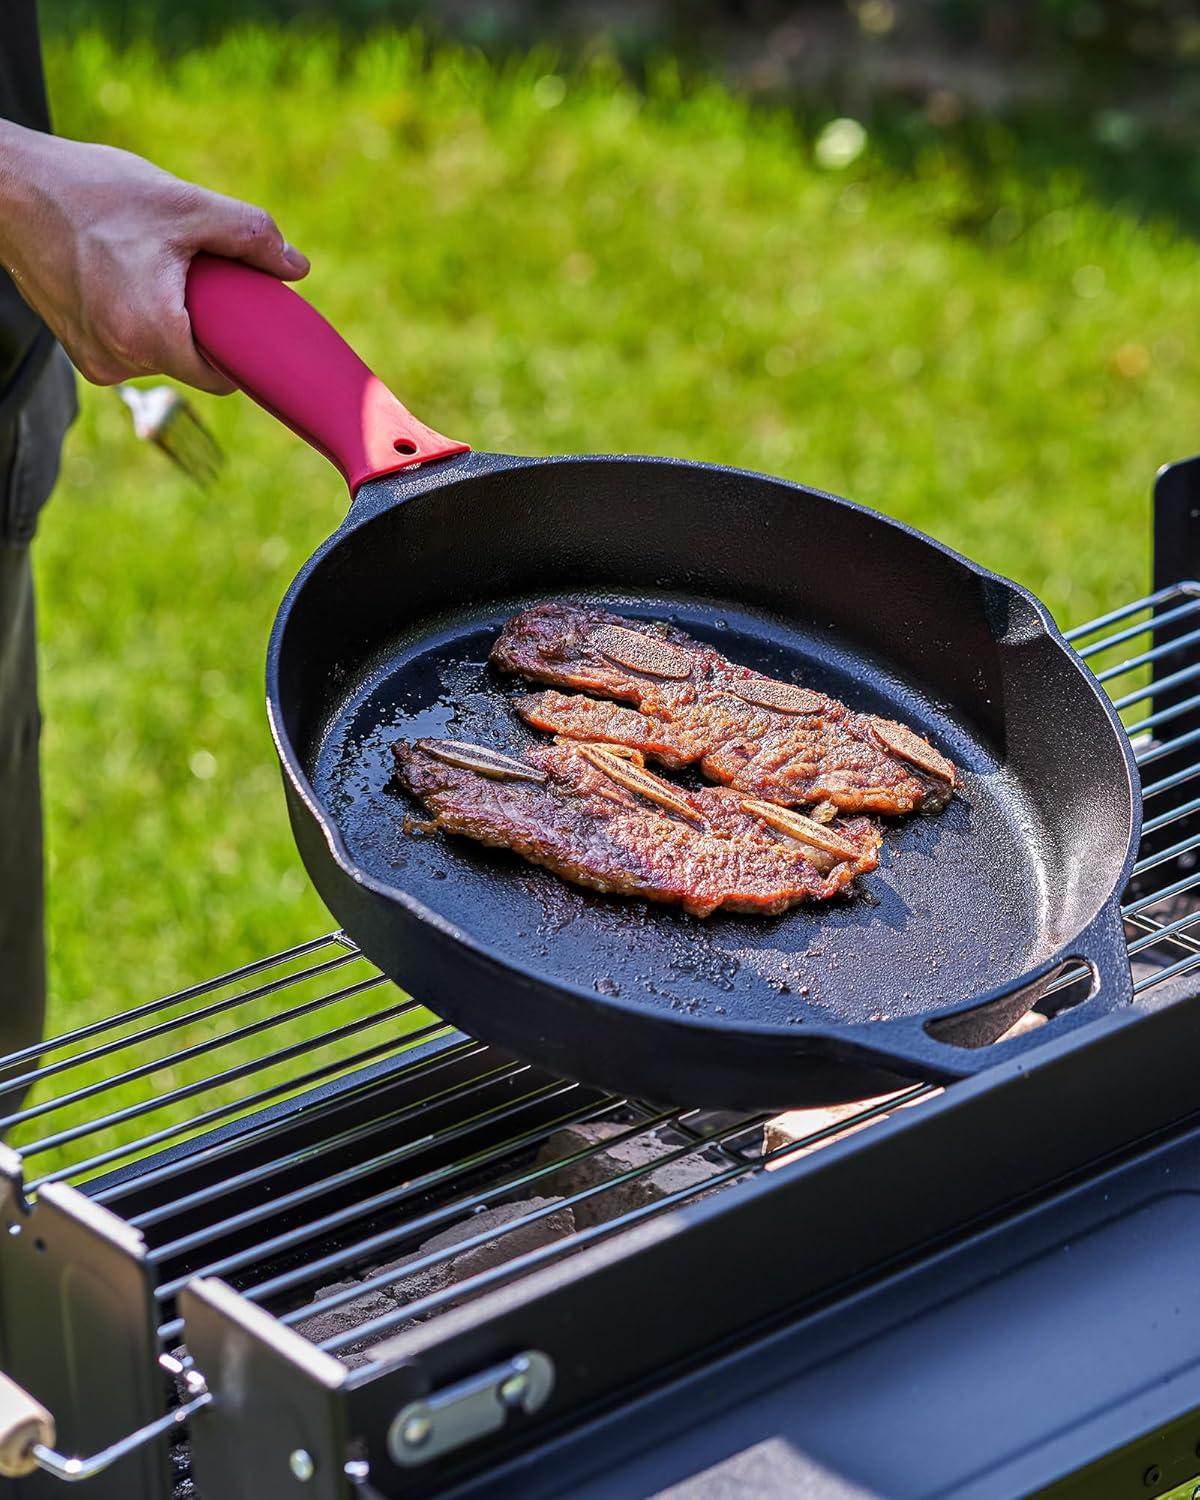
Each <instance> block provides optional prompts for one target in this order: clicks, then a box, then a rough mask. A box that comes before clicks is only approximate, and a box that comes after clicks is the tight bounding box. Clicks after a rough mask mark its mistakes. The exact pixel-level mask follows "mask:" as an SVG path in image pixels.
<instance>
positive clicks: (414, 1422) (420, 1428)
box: [400, 1412, 433, 1448]
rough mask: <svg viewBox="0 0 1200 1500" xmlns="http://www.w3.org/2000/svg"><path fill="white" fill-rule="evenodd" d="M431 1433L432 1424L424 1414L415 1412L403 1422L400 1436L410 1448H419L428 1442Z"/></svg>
mask: <svg viewBox="0 0 1200 1500" xmlns="http://www.w3.org/2000/svg"><path fill="white" fill-rule="evenodd" d="M432 1431H433V1423H432V1422H431V1421H430V1419H429V1418H428V1417H427V1416H426V1415H425V1413H424V1412H416V1413H414V1414H413V1415H412V1416H411V1417H409V1419H408V1421H407V1422H405V1424H404V1427H403V1429H402V1430H401V1433H400V1436H401V1437H402V1438H403V1439H404V1441H405V1442H406V1443H407V1444H408V1446H409V1447H410V1448H419V1447H420V1446H421V1444H422V1443H424V1442H427V1441H428V1439H429V1434H430V1433H431V1432H432Z"/></svg>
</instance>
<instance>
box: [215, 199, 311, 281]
mask: <svg viewBox="0 0 1200 1500" xmlns="http://www.w3.org/2000/svg"><path fill="white" fill-rule="evenodd" d="M190 238H191V248H192V249H193V250H211V251H212V253H213V254H214V255H226V256H228V257H229V258H230V260H244V261H245V262H246V264H247V265H251V266H257V267H258V269H259V270H260V271H269V272H270V274H271V275H272V276H278V277H280V278H281V279H282V280H284V281H298V280H299V279H300V277H301V276H307V275H308V257H307V256H306V255H302V254H301V253H300V251H299V250H297V249H295V248H294V247H293V246H291V245H289V244H288V243H287V241H286V240H285V239H284V237H283V235H282V234H281V233H280V230H279V226H278V225H277V224H276V222H275V220H274V219H273V218H272V217H271V215H270V214H269V213H268V212H267V211H266V209H265V208H256V207H255V206H254V204H252V203H241V202H239V201H238V199H236V198H226V197H224V196H223V195H222V194H221V193H205V194H204V197H203V199H202V201H201V202H200V204H198V205H197V208H196V211H195V214H194V217H193V228H192V234H191V236H190Z"/></svg>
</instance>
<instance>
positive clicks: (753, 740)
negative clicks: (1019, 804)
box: [491, 603, 957, 814]
mask: <svg viewBox="0 0 1200 1500" xmlns="http://www.w3.org/2000/svg"><path fill="white" fill-rule="evenodd" d="M491 659H492V661H493V663H494V664H495V665H496V666H497V667H499V668H500V669H501V670H503V671H505V672H513V673H517V674H519V675H521V676H523V677H527V678H529V679H531V680H532V681H534V682H544V683H549V684H551V685H552V687H554V688H573V689H576V690H577V691H575V692H573V693H563V692H557V691H553V692H541V693H530V694H527V695H525V696H523V697H520V698H518V699H517V700H516V707H517V711H518V712H519V713H520V715H521V717H522V718H523V719H524V720H525V721H526V723H528V724H531V725H532V726H533V727H534V728H537V729H544V730H549V731H550V732H551V733H554V734H558V735H565V736H567V737H569V738H571V739H582V740H589V741H602V742H606V743H609V744H614V745H623V746H627V747H629V748H631V749H636V750H638V751H640V752H641V753H643V754H644V755H647V756H649V757H650V758H651V759H653V760H656V761H658V762H659V763H660V764H661V765H664V766H668V767H671V768H678V767H680V766H685V765H691V764H699V766H700V769H701V770H702V771H703V773H704V774H705V775H706V776H708V777H709V778H710V779H711V780H713V781H719V782H723V783H725V784H726V785H727V786H732V787H735V788H737V789H738V790H739V791H744V792H747V793H750V794H751V795H752V796H755V797H760V798H763V799H765V800H766V801H770V802H777V803H779V804H780V805H781V806H784V807H798V806H803V805H805V804H809V803H826V802H827V803H832V804H833V806H834V807H836V808H838V809H839V810H841V811H844V812H877V813H890V814H898V813H909V812H914V811H916V810H917V809H921V810H923V811H926V812H936V811H939V810H940V809H941V808H942V807H944V806H945V804H946V802H947V801H948V800H949V797H950V794H951V792H952V791H953V789H954V786H955V783H956V780H957V772H956V770H955V767H954V766H953V765H952V764H951V762H950V761H948V760H947V759H946V758H945V756H943V755H941V754H939V752H938V751H937V750H935V749H934V748H933V746H932V745H931V744H930V743H929V742H928V740H925V739H923V738H922V737H921V736H920V735H918V734H916V733H915V732H914V731H913V730H911V729H909V728H908V727H907V726H906V725H904V724H898V723H896V722H894V721H893V720H890V719H881V718H877V717H875V716H874V715H872V714H860V713H855V712H854V711H853V710H852V709H849V708H847V707H846V705H845V704H844V703H839V702H838V700H837V699H836V698H830V697H828V696H826V695H825V694H824V693H817V692H813V691H812V690H810V689H808V688H804V687H800V686H798V685H796V684H795V683H790V682H781V681H778V680H777V679H775V678H772V677H766V676H764V675H763V674H762V673H759V672H753V671H751V670H750V668H748V667H741V666H737V665H736V664H734V663H732V662H729V661H727V660H726V659H725V658H724V657H723V656H722V655H721V654H720V652H719V651H716V650H714V649H713V647H711V646H706V645H704V644H702V643H701V642H699V641H694V640H692V639H691V638H690V637H689V636H687V635H685V634H684V633H683V632H682V631H680V630H676V629H674V628H673V627H672V626H669V625H660V624H649V623H647V622H645V621H642V620H630V619H625V618H623V617H622V616H620V615H615V614H610V613H609V612H608V611H607V610H602V609H592V608H586V607H584V606H581V605H576V604H567V603H549V604H538V605H534V606H533V607H532V608H530V609H527V610H523V611H522V612H521V613H520V614H519V615H515V616H514V617H513V618H512V619H511V620H509V621H508V623H507V624H506V625H505V627H504V629H503V630H502V631H501V633H500V636H499V638H498V639H497V641H496V644H495V646H494V647H493V649H492V655H491ZM578 690H582V692H580V691H578ZM585 693H586V694H594V695H596V696H592V697H589V696H584V694H585Z"/></svg>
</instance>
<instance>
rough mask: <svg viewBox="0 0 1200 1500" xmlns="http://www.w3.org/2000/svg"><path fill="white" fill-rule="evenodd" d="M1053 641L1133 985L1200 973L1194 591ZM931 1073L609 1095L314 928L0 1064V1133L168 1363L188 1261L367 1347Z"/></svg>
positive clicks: (861, 1114) (879, 1112)
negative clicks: (1124, 761) (136, 1290)
mask: <svg viewBox="0 0 1200 1500" xmlns="http://www.w3.org/2000/svg"><path fill="white" fill-rule="evenodd" d="M1069 639H1070V640H1071V641H1072V643H1073V644H1074V645H1075V647H1076V649H1077V650H1078V651H1079V653H1080V655H1081V656H1082V657H1083V658H1084V660H1085V661H1087V662H1088V664H1089V665H1090V666H1091V667H1092V669H1093V670H1094V671H1095V672H1096V675H1097V677H1098V678H1099V680H1100V681H1101V682H1102V683H1104V685H1105V687H1106V688H1107V689H1108V691H1109V692H1110V694H1111V695H1112V697H1113V699H1114V702H1115V703H1116V705H1117V707H1118V708H1119V709H1120V711H1121V713H1122V716H1123V719H1124V721H1125V722H1126V725H1127V729H1128V732H1129V734H1130V736H1131V739H1132V741H1133V744H1134V749H1135V754H1136V757H1137V761H1138V764H1139V768H1140V770H1141V774H1142V779H1143V793H1144V797H1145V805H1146V820H1145V835H1144V839H1143V845H1142V850H1141V854H1140V858H1139V861H1138V864H1137V866H1136V869H1135V876H1134V881H1133V883H1132V884H1131V886H1130V888H1129V891H1128V892H1127V897H1126V904H1125V906H1124V908H1123V909H1124V914H1125V919H1126V923H1127V931H1128V935H1129V949H1130V954H1131V957H1132V959H1133V961H1134V965H1135V980H1136V985H1135V991H1136V995H1137V997H1138V999H1139V1000H1142V1001H1145V1000H1146V999H1147V997H1148V995H1149V994H1150V993H1151V992H1153V991H1155V989H1156V987H1158V986H1160V985H1162V984H1163V982H1164V981H1166V980H1170V979H1174V978H1176V977H1178V976H1180V975H1182V974H1185V973H1186V972H1187V971H1188V970H1190V969H1192V968H1193V967H1196V966H1200V900H1198V899H1197V891H1198V889H1200V818H1198V817H1197V814H1200V585H1198V584H1192V583H1185V584H1180V585H1178V586H1176V587H1173V588H1170V589H1164V590H1161V591H1160V592H1158V593H1156V594H1153V595H1151V596H1149V597H1147V598H1144V599H1140V600H1137V601H1136V602H1134V603H1131V604H1128V605H1126V606H1125V607H1124V608H1122V609H1119V610H1115V611H1113V612H1112V613H1111V614H1108V615H1106V616H1104V617H1103V618H1102V619H1099V620H1096V621H1093V622H1091V623H1090V624H1088V625H1085V626H1082V627H1080V628H1079V629H1078V630H1075V631H1072V632H1070V635H1069ZM1068 981H1069V976H1067V977H1065V978H1063V979H1062V980H1060V984H1066V983H1067V982H1068ZM400 1085H402V1087H400ZM934 1092H936V1090H935V1088H934V1087H932V1086H930V1085H925V1084H917V1085H914V1086H913V1087H911V1088H909V1089H906V1090H904V1091H903V1092H902V1093H899V1094H895V1095H892V1096H889V1097H888V1098H886V1099H880V1100H874V1101H870V1102H868V1103H866V1104H863V1105H858V1106H851V1107H846V1108H842V1109H840V1110H834V1111H828V1112H819V1111H812V1112H808V1113H807V1114H806V1115H798V1116H796V1117H794V1118H792V1119H791V1124H790V1127H789V1128H788V1129H786V1130H783V1131H781V1130H780V1129H779V1128H778V1122H775V1124H774V1125H773V1126H772V1128H770V1129H768V1128H766V1127H767V1126H768V1123H769V1122H768V1121H767V1120H766V1119H765V1118H764V1117H763V1116H749V1115H741V1114H732V1113H729V1112H717V1111H712V1110H706V1109H704V1108H701V1107H697V1108H694V1109H682V1110H681V1109H664V1108H660V1107H657V1106H655V1105H654V1104H652V1103H649V1102H647V1101H644V1100H634V1099H622V1098H616V1097H612V1096H608V1095H604V1094H601V1093H598V1092H597V1091H595V1090H593V1089H589V1088H587V1087H585V1086H583V1085H581V1084H579V1083H577V1082H574V1081H572V1080H570V1079H562V1078H556V1077H554V1076H552V1075H550V1074H547V1073H546V1072H544V1071H542V1070H539V1069H537V1068H534V1067H531V1066H529V1065H527V1064H524V1063H521V1062H519V1061H517V1060H516V1059H514V1058H511V1057H509V1056H507V1055H505V1054H503V1053H500V1052H498V1051H496V1050H495V1049H493V1048H490V1047H487V1046H485V1045H484V1044H483V1043H480V1042H477V1041H474V1040H472V1039H471V1038H469V1037H465V1036H463V1035H462V1034H461V1033H459V1032H456V1031H455V1030H454V1029H453V1028H452V1027H450V1026H448V1025H446V1024H445V1023H444V1022H442V1021H441V1020H440V1019H439V1018H438V1017H436V1016H434V1015H432V1014H431V1013H430V1012H429V1011H428V1010H426V1009H425V1008H424V1007H422V1006H421V1005H420V1004H419V1002H417V1001H415V1000H412V999H410V998H409V997H407V996H406V995H404V994H403V993H402V992H401V991H399V990H398V989H396V988H395V987H394V986H392V985H391V984H390V983H389V982H388V981H386V980H385V979H384V978H383V976H382V975H381V974H380V973H379V972H378V971H377V970H376V969H374V968H373V966H372V965H371V964H370V963H368V962H367V960H365V959H364V958H363V957H362V956H361V954H359V952H358V951H357V949H356V948H355V947H354V945H353V944H352V943H351V942H350V941H349V940H348V939H347V938H346V937H345V935H344V934H342V933H331V934H329V935H328V936H325V937H320V938H316V939H314V940H313V941H311V942H308V943H304V944H301V945H300V946H298V947H295V948H291V949H288V950H287V951H286V952H283V953H279V954H275V955H273V956H272V957H269V958H264V959H261V960H259V961H258V962H256V963H252V964H247V965H245V966H244V967H242V968H240V969H238V970H236V971H234V972H232V973H229V974H225V975H222V976H220V977H219V978H216V979H212V980H209V981H207V982H205V983H203V984H198V985H194V986H192V987H190V988H188V989H185V990H180V991H178V992H176V993H174V994H171V995H168V996H165V997H163V998H162V999H159V1000H154V1001H150V1002H148V1003H145V1004H138V1005H135V1006H133V1007H131V1008H130V1009H128V1010H125V1011H123V1012H121V1013H120V1014H117V1015H114V1016H111V1017H108V1018H106V1019H103V1020H97V1021H93V1022H91V1023H89V1024H87V1025H84V1026H80V1027H78V1028H76V1029H75V1030H73V1031H70V1032H67V1033H64V1034H63V1035H61V1036H58V1037H55V1038H53V1039H52V1040H50V1041H48V1042H46V1043H43V1044H40V1045H37V1046H34V1047H30V1048H26V1049H25V1050H24V1051H22V1052H18V1053H14V1054H11V1055H10V1056H8V1057H7V1058H5V1059H3V1060H0V1105H3V1101H4V1099H5V1098H6V1097H7V1099H8V1101H9V1107H8V1109H7V1113H5V1114H3V1116H2V1117H0V1133H3V1134H4V1136H5V1137H6V1139H7V1140H8V1141H9V1143H10V1144H11V1145H13V1146H14V1147H16V1148H17V1149H18V1150H19V1152H20V1153H21V1156H22V1157H23V1160H24V1164H25V1172H26V1186H27V1191H28V1193H29V1194H30V1195H31V1196H36V1194H37V1192H38V1191H39V1189H40V1188H42V1187H43V1186H44V1185H45V1184H46V1183H49V1182H69V1183H71V1184H73V1185H74V1186H76V1187H78V1188H81V1189H82V1190H83V1191H85V1192H87V1193H88V1194H89V1195H91V1196H92V1197H94V1198H95V1199H96V1200H98V1201H99V1202H101V1203H103V1204H104V1205H105V1206H106V1207H108V1208H110V1209H111V1210H112V1211H114V1212H115V1213H117V1214H118V1215H120V1216H121V1217H122V1218H123V1219H125V1220H127V1222H129V1223H130V1224H132V1225H133V1226H134V1227H135V1228H137V1229H138V1230H140V1231H141V1232H142V1234H143V1236H144V1238H145V1241H146V1244H147V1246H148V1253H149V1257H150V1261H151V1264H152V1265H153V1267H154V1273H155V1276H156V1280H157V1297H158V1300H159V1304H160V1309H161V1326H160V1329H159V1332H160V1336H161V1339H162V1347H163V1350H164V1360H165V1362H166V1367H167V1368H172V1369H179V1370H186V1368H187V1356H186V1352H183V1353H180V1351H178V1350H177V1349H176V1346H177V1345H178V1344H179V1341H180V1339H181V1337H182V1333H183V1328H182V1323H181V1320H180V1319H179V1317H178V1316H177V1315H176V1312H175V1297H176V1295H177V1293H178V1292H179V1290H180V1288H181V1287H182V1286H183V1285H184V1284H185V1283H186V1282H187V1281H188V1279H189V1278H191V1277H193V1276H197V1275H208V1276H220V1277H222V1278H223V1279H225V1280H226V1281H228V1282H229V1283H230V1284H231V1285H233V1286H235V1287H237V1288H238V1289H239V1290H240V1291H241V1292H242V1294H243V1295H244V1296H246V1297H248V1298H249V1299H251V1300H252V1301H254V1302H256V1303H259V1304H261V1305H262V1306H264V1307H265V1308H267V1309H268V1310H269V1311H271V1312H272V1313H274V1314H275V1315H276V1316H278V1317H279V1318H280V1319H281V1320H282V1321H283V1322H284V1323H286V1324H288V1325H290V1326H293V1327H295V1328H298V1329H299V1330H300V1331H301V1332H303V1333H305V1334H306V1335H307V1336H309V1337H310V1338H312V1339H313V1341H314V1342H316V1343H319V1345H320V1346H321V1347H322V1348H323V1349H325V1350H327V1351H328V1352H330V1353H332V1354H335V1355H339V1356H341V1357H342V1358H344V1359H346V1360H347V1361H348V1362H351V1363H356V1362H358V1363H361V1362H363V1361H365V1360H367V1359H369V1354H368V1353H367V1352H365V1351H369V1349H370V1347H371V1346H372V1344H374V1343H376V1342H378V1341H379V1340H381V1339H384V1338H386V1337H387V1336H388V1335H389V1334H391V1333H393V1332H394V1331H396V1330H397V1329H399V1328H401V1327H403V1326H406V1325H408V1324H410V1323H411V1322H412V1321H414V1320H417V1319H427V1318H430V1317H433V1316H435V1315H436V1314H437V1313H439V1312H440V1311H441V1310H442V1309H444V1308H445V1307H447V1306H449V1305H450V1304H452V1303H457V1302H459V1301H461V1300H463V1299H465V1298H467V1297H471V1296H475V1295H478V1294H479V1293H481V1292H483V1291H485V1290H488V1289H490V1288H492V1287H494V1286H496V1285H498V1284H501V1283H503V1282H505V1281H509V1280H512V1279H513V1278H515V1277H518V1276H521V1275H523V1274H525V1273H527V1272H528V1271H529V1270H530V1269H532V1268H533V1267H534V1266H537V1265H540V1264H544V1263H545V1262H547V1261H549V1260H554V1259H557V1258H559V1257H561V1256H564V1255H569V1254H571V1253H573V1252H574V1251H576V1250H578V1249H579V1248H581V1247H582V1246H584V1245H586V1244H589V1243H591V1242H592V1241H594V1240H595V1239H597V1238H598V1237H600V1236H603V1235H609V1234H613V1233H616V1232H618V1231H620V1230H622V1229H624V1228H626V1227H628V1226H629V1225H630V1224H633V1223H636V1222H639V1221H641V1220H643V1219H645V1218H647V1217H649V1216H652V1215H654V1214H659V1213H662V1212H665V1211H666V1210H668V1209H670V1208H672V1207H674V1206H676V1205H678V1204H680V1203H685V1202H688V1201H692V1200H694V1199H695V1198H696V1197H697V1196H699V1195H700V1194H702V1193H710V1192H713V1191H716V1190H721V1189H729V1188H730V1187H732V1186H733V1185H734V1184H736V1183H737V1182H739V1181H742V1180H745V1179H747V1178H748V1177H751V1176H753V1175H754V1174H756V1173H758V1172H762V1171H764V1170H767V1169H770V1168H772V1167H776V1166H780V1165H781V1164H785V1163H786V1161H787V1160H788V1159H789V1158H791V1157H793V1156H794V1155H796V1154H797V1153H798V1152H807V1151H810V1150H813V1149H816V1148H819V1147H820V1146H822V1145H823V1144H825V1143H827V1142H828V1141H831V1140H833V1139H835V1138H837V1137H838V1136H841V1135H843V1134H845V1133H847V1132H849V1131H852V1130H858V1129H862V1128H863V1127H864V1126H866V1125H867V1124H869V1123H871V1122H872V1121H874V1120H878V1119H881V1118H883V1117H884V1116H885V1115H887V1114H889V1113H891V1112H892V1111H894V1110H895V1109H897V1108H899V1107H901V1106H911V1105H916V1104H919V1103H920V1102H921V1101H922V1100H924V1099H926V1098H928V1097H930V1096H931V1095H932V1094H933V1093H934ZM298 1122H301V1123H302V1124H303V1129H302V1130H301V1129H299V1127H298ZM474 1225H477V1226H478V1227H477V1228H476V1227H473V1226H474ZM564 1226H565V1229H564ZM551 1230H552V1231H553V1233H551V1232H550V1231H551ZM448 1231H450V1233H448ZM505 1246H508V1247H510V1249H509V1250H505V1249H504V1247H505ZM483 1251H487V1254H485V1255H482V1256H477V1257H476V1260H475V1261H472V1255H473V1254H475V1253H476V1252H483ZM173 1350H174V1351H175V1352H174V1353H172V1352H171V1351H173Z"/></svg>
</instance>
